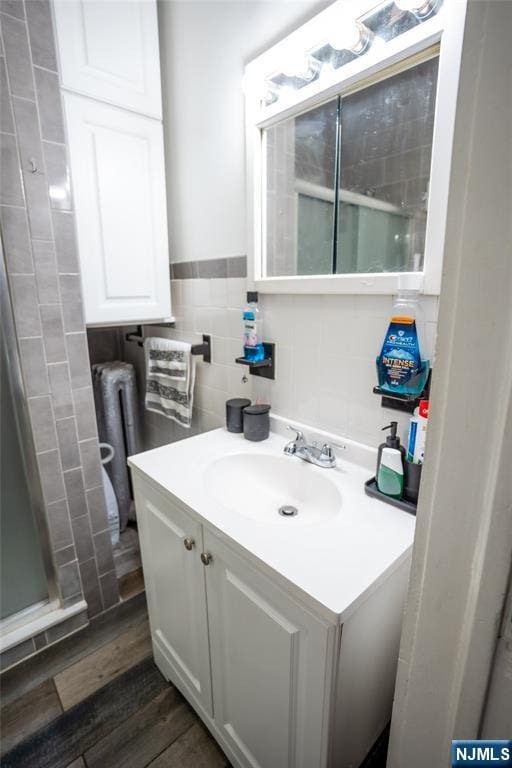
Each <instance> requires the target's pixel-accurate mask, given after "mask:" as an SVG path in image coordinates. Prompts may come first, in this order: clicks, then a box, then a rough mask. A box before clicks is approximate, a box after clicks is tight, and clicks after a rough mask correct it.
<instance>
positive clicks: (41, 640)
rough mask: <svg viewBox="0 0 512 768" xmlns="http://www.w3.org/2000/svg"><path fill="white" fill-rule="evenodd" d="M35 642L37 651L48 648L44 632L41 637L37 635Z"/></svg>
mask: <svg viewBox="0 0 512 768" xmlns="http://www.w3.org/2000/svg"><path fill="white" fill-rule="evenodd" d="M33 640H34V646H35V649H36V651H40V650H41V649H42V648H44V647H45V646H46V635H45V633H44V632H41V634H39V635H35V636H34V638H33Z"/></svg>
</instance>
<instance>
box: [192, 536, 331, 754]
mask: <svg viewBox="0 0 512 768" xmlns="http://www.w3.org/2000/svg"><path fill="white" fill-rule="evenodd" d="M204 538H205V549H206V551H207V552H209V553H211V555H212V560H211V562H210V564H209V565H208V566H207V567H206V568H205V571H206V585H207V596H208V620H209V628H210V647H211V666H212V687H213V704H214V718H215V722H216V724H217V726H218V728H219V730H220V731H221V733H222V735H223V736H224V738H225V739H226V740H227V741H228V743H229V744H230V746H231V748H232V749H233V752H234V753H235V755H237V757H238V761H239V763H240V765H242V766H251V768H256V767H257V768H319V767H320V766H323V765H325V764H326V744H325V738H326V733H327V723H326V720H327V718H328V715H327V712H328V705H327V698H328V696H329V691H327V690H326V679H327V676H326V668H327V659H328V647H329V642H328V637H329V629H328V627H327V626H325V625H323V624H322V623H321V622H320V621H318V620H317V619H316V617H314V616H312V615H311V614H310V613H309V612H308V611H307V610H306V609H305V608H303V607H302V606H300V605H298V604H297V603H295V602H294V601H293V600H292V599H291V598H290V597H289V596H288V595H286V593H284V592H282V591H281V590H280V589H279V588H278V587H276V586H275V585H274V584H273V583H272V582H271V581H270V580H269V579H267V578H266V577H265V576H264V575H263V574H261V573H259V572H258V571H256V570H255V569H253V567H252V566H250V565H249V564H248V563H247V562H245V561H244V560H243V559H242V558H240V557H239V556H238V555H236V554H235V553H234V552H232V551H231V550H230V549H228V547H226V546H225V545H224V544H223V543H222V542H221V541H220V540H219V539H218V538H217V537H215V536H214V535H213V534H210V533H209V532H208V531H206V530H205V532H204Z"/></svg>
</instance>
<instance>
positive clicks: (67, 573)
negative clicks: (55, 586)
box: [58, 560, 82, 597]
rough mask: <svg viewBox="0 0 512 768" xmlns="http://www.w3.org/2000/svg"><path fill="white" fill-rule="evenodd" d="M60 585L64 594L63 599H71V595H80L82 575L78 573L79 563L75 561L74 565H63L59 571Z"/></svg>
mask: <svg viewBox="0 0 512 768" xmlns="http://www.w3.org/2000/svg"><path fill="white" fill-rule="evenodd" d="M58 573H59V583H60V589H61V592H62V597H71V595H77V594H80V592H81V591H82V590H81V585H80V575H79V571H78V563H77V561H76V560H75V562H74V563H66V565H61V566H60V568H59V569H58Z"/></svg>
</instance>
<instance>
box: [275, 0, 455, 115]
mask: <svg viewBox="0 0 512 768" xmlns="http://www.w3.org/2000/svg"><path fill="white" fill-rule="evenodd" d="M442 2H443V0H383V2H381V3H380V4H378V5H377V6H375V7H374V8H372V10H371V15H372V16H373V15H375V14H376V13H378V12H379V11H380V10H382V9H385V8H386V7H393V5H394V6H395V7H396V8H398V10H399V11H401V12H402V13H406V12H409V13H412V14H413V15H414V16H415V17H416V19H417V20H418V21H420V22H421V21H425V20H426V19H428V18H430V16H432V15H434V14H435V13H437V11H438V10H439V8H440V7H441V5H442ZM331 11H332V19H331V20H330V21H331V24H330V27H331V29H330V31H329V32H328V33H327V34H325V32H324V35H323V40H324V43H323V44H322V43H321V42H318V41H317V44H316V45H315V46H313V47H309V48H308V49H299V48H298V47H297V44H296V43H295V44H294V46H293V48H292V47H291V46H290V47H289V48H288V50H287V51H285V52H284V56H283V58H284V59H285V61H284V62H283V63H282V64H281V67H280V69H276V70H275V71H274V72H273V73H272V74H270V75H267V77H266V78H265V80H264V84H263V92H262V94H261V98H260V101H261V103H262V105H263V106H265V107H268V106H270V105H271V104H274V103H275V102H276V101H278V99H279V98H280V97H282V96H284V95H285V94H286V93H287V92H290V91H295V90H297V89H298V88H303V87H304V86H306V85H308V84H309V83H311V82H312V81H313V80H316V79H318V77H319V76H320V74H321V70H322V67H323V66H324V64H325V63H324V62H323V61H321V60H320V59H319V58H316V55H317V53H318V51H319V50H320V49H321V48H322V46H325V45H326V44H327V45H329V46H330V48H331V49H332V50H333V51H336V52H338V53H339V52H343V51H347V52H348V54H352V55H353V56H361V55H363V54H364V53H366V52H367V51H368V50H369V49H370V48H371V46H372V42H373V40H374V39H375V38H376V35H375V33H374V32H373V30H372V29H370V28H369V27H368V26H367V24H365V23H364V22H363V21H362V19H365V20H367V19H368V17H369V12H368V11H366V12H365V13H364V14H362V15H361V16H360V17H353V16H350V14H349V12H348V9H347V8H341V9H340V8H339V7H337V6H336V7H334V6H333V7H332V9H328V10H327V13H328V14H331ZM323 25H324V26H325V18H324V20H323ZM318 31H319V32H320V30H318ZM308 37H309V34H308ZM321 37H322V35H321V34H319V38H321ZM279 80H281V81H284V82H279Z"/></svg>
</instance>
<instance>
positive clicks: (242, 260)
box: [228, 256, 247, 277]
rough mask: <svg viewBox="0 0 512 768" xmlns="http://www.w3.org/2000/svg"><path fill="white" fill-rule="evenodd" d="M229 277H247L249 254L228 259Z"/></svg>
mask: <svg viewBox="0 0 512 768" xmlns="http://www.w3.org/2000/svg"><path fill="white" fill-rule="evenodd" d="M228 277H247V256H233V258H231V259H228Z"/></svg>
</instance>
